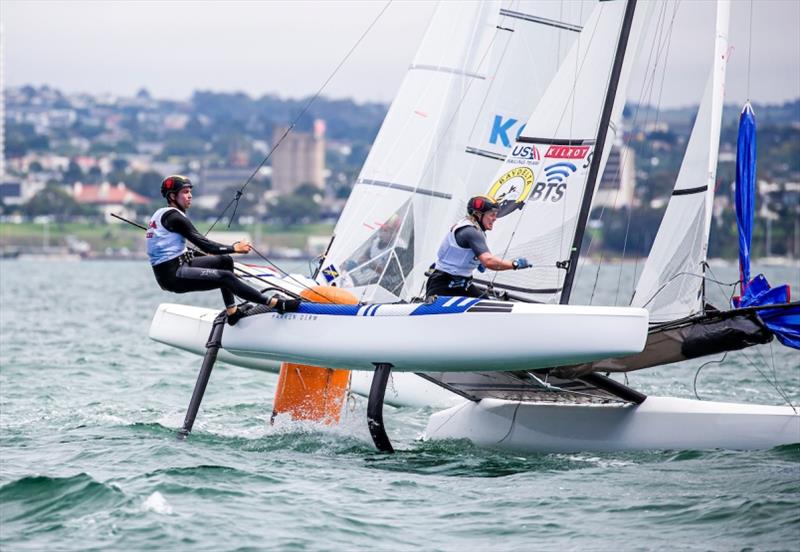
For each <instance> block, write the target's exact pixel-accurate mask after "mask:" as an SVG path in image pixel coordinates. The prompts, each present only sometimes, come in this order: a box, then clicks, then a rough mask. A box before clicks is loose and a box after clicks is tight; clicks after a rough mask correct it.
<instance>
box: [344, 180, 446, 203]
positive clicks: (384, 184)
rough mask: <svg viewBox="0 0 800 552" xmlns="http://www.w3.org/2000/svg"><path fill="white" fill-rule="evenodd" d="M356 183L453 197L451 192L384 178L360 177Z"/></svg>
mask: <svg viewBox="0 0 800 552" xmlns="http://www.w3.org/2000/svg"><path fill="white" fill-rule="evenodd" d="M356 184H364V185H365V186H378V187H380V188H391V189H393V190H402V191H404V192H411V193H413V194H420V195H427V196H431V197H440V198H442V199H452V197H453V196H452V195H451V194H445V193H443V192H435V191H433V190H425V189H423V188H415V187H413V186H406V185H405V184H397V183H395V182H384V181H383V180H371V179H369V178H366V179H365V178H359V179H358V180H356Z"/></svg>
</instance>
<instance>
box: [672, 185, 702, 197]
mask: <svg viewBox="0 0 800 552" xmlns="http://www.w3.org/2000/svg"><path fill="white" fill-rule="evenodd" d="M706 190H708V185H705V186H698V187H697V188H686V189H685V190H675V191H674V192H672V195H674V196H679V195H692V194H699V193H700V192H705V191H706Z"/></svg>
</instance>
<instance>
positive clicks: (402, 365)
mask: <svg viewBox="0 0 800 552" xmlns="http://www.w3.org/2000/svg"><path fill="white" fill-rule="evenodd" d="M580 6H583V4H580ZM666 6H667V4H666V3H665V4H663V5H661V6H659V7H658V9H660V10H662V13H661V16H660V17H659V21H660V22H661V24H666V20H667V18H666V17H665V14H666V10H667V7H666ZM547 9H548V7H547V6H543V5H541V4H534V3H532V4H524V3H523V4H522V5H520V4H519V3H514V9H511V7H510V6H509V7H504V6H503V5H502V3H500V2H481V3H443V4H442V5H441V6H439V7H438V9H437V11H436V13H435V14H434V18H433V20H432V22H431V25H430V28H429V30H428V32H427V33H426V35H425V38H424V39H423V43H422V45H421V47H420V50H419V52H418V53H417V56H416V58H415V59H414V61H413V63H412V64H411V66H410V67H409V71H408V74H407V76H406V78H405V80H404V82H403V85H402V87H401V89H400V92H399V94H398V97H397V98H396V99H395V101H394V102H393V104H392V107H391V109H390V110H389V113H388V114H387V117H386V120H385V121H384V124H383V126H382V128H381V131H380V133H379V135H378V137H377V139H376V142H375V144H374V146H373V148H372V151H371V152H370V155H369V157H368V159H367V161H366V163H365V165H364V167H363V169H362V171H361V173H360V175H359V178H358V179H357V181H356V182H355V185H354V188H353V192H352V194H351V196H350V198H349V200H348V202H347V205H346V206H345V209H344V211H343V213H342V216H341V218H340V220H339V222H338V224H337V226H336V229H335V231H334V238H333V239H332V242H331V244H330V246H329V249H328V251H327V253H326V255H325V256H324V258H323V259H322V261H321V263H320V269H319V270H318V272H317V274H315V275H314V276H315V277H314V278H308V277H304V276H300V275H280V274H275V273H263V272H260V271H259V270H258V269H254V268H252V267H245V266H242V265H240V266H239V267H238V268H239V270H240V272H241V274H242V276H243V277H248V278H251V279H257V280H261V281H264V282H266V283H268V284H269V286H270V287H273V288H277V289H281V290H284V291H285V292H287V293H292V294H295V295H297V294H303V295H304V296H306V297H309V295H308V293H307V292H308V291H309V290H312V291H311V293H312V294H313V293H322V292H314V291H313V289H317V288H315V286H318V285H319V284H327V285H334V286H337V287H338V288H340V289H347V290H349V291H350V292H351V293H352V294H353V295H354V296H355V298H356V304H352V305H343V304H321V303H314V302H309V303H304V304H303V305H302V306H301V308H300V310H299V311H298V312H297V313H291V314H284V315H281V314H278V313H274V312H270V311H268V310H267V309H259V308H256V309H253V310H251V311H250V315H249V316H247V317H245V318H243V319H242V320H241V321H240V322H239V323H238V324H237V325H236V326H234V327H230V328H224V324H222V323H221V322H220V321H221V318H220V317H219V316H218V314H217V312H215V311H211V310H208V309H198V308H196V307H187V306H179V305H169V304H166V305H161V306H160V307H159V308H158V310H157V312H156V314H155V317H154V319H153V322H152V324H151V328H150V336H151V338H153V339H154V340H156V341H160V342H162V343H166V344H168V345H172V346H176V347H179V348H183V349H186V350H190V351H193V352H197V353H202V352H205V349H206V347H205V345H206V339H207V337H208V336H209V335H210V337H208V345H210V347H209V349H208V351H211V350H213V354H212V355H210V357H209V354H208V353H207V354H206V360H207V361H208V360H209V358H210V363H211V364H209V362H205V363H204V369H203V371H201V377H200V378H199V379H198V388H197V389H196V394H195V397H193V400H192V407H190V414H191V416H189V415H187V420H189V418H191V420H190V422H193V420H194V415H195V414H196V413H197V407H199V400H200V398H202V391H203V390H204V388H205V381H207V374H208V372H209V371H210V366H211V365H213V360H214V358H216V356H217V354H219V355H220V357H219V358H220V359H221V360H224V361H226V362H230V363H233V364H238V365H241V366H246V367H251V368H258V369H266V370H277V366H278V362H280V361H287V362H294V363H301V364H306V365H314V366H325V367H330V368H335V369H349V370H354V371H353V372H352V375H351V380H350V385H351V390H352V391H354V392H356V393H359V394H363V395H365V396H368V397H369V403H368V416H369V422H370V430H371V433H372V435H373V439H374V440H375V443H376V445H377V446H378V448H380V449H382V450H391V449H392V447H391V443H390V441H389V439H388V436H387V435H386V433H385V431H384V429H383V423H382V407H383V403H384V401H386V402H388V403H390V404H414V405H419V404H427V405H435V406H449V405H453V404H454V403H456V404H454V405H453V406H452V407H451V408H449V409H448V410H445V411H443V412H440V413H437V414H435V415H433V416H432V417H431V419H430V422H429V424H428V427H427V429H426V432H425V437H426V438H427V439H442V438H467V439H470V440H471V441H473V442H475V443H476V444H479V445H482V446H490V447H495V448H504V449H509V450H521V451H536V452H551V451H557V452H561V451H582V450H587V451H606V450H636V449H675V448H763V447H771V446H775V445H780V444H786V443H794V442H800V415H798V413H797V412H796V411H795V409H794V408H793V407H791V406H759V405H742V404H732V403H720V402H709V401H695V400H687V399H675V398H665V397H653V396H645V395H644V394H642V393H640V392H638V391H636V390H634V389H632V388H630V387H628V386H626V385H623V384H622V383H620V382H618V381H617V380H615V379H612V378H611V377H609V373H610V372H627V371H631V370H637V369H642V368H647V367H652V366H659V365H663V364H667V363H671V362H677V361H680V360H685V359H688V358H695V357H698V356H704V355H708V354H713V353H717V352H721V351H727V350H735V349H740V348H743V347H747V346H750V345H755V344H758V343H765V342H767V341H769V340H771V339H772V338H773V336H775V335H777V336H778V338H779V339H780V340H781V342H782V343H784V344H786V345H789V346H795V347H800V329H799V328H798V326H799V324H798V321H797V318H798V317H800V304H798V303H797V302H794V303H791V302H790V301H789V296H788V290H787V289H785V288H784V287H778V288H770V287H769V285H768V284H767V283H766V281H765V280H763V279H759V278H758V277H757V278H755V279H753V280H751V279H750V278H749V268H748V270H747V271H748V274H747V276H746V277H744V276H743V282H742V289H743V290H744V293H743V295H742V300H741V301H740V302H739V303H738V304H737V305H735V306H736V308H734V309H732V310H728V311H718V310H716V309H714V308H712V307H709V306H708V305H707V304H706V301H705V286H704V281H705V280H704V276H705V269H706V266H707V265H706V251H707V244H708V235H709V231H710V223H711V214H712V211H711V207H712V202H713V191H714V183H715V179H716V165H717V150H718V146H719V135H720V126H721V116H722V102H723V93H724V78H725V69H726V64H727V54H728V44H727V36H728V19H729V10H730V3H729V2H728V1H727V0H720V1H719V2H717V17H716V27H715V30H714V38H715V40H714V48H713V56H709V59H710V61H711V62H712V64H711V71H710V76H709V82H708V85H707V87H706V91H705V94H704V96H703V99H702V102H701V107H700V111H699V113H698V117H697V119H696V121H695V125H694V128H693V131H692V135H691V138H690V141H689V144H688V146H687V151H686V155H685V158H684V162H683V164H682V166H681V170H680V173H679V175H678V178H677V180H676V183H675V188H674V191H673V194H672V198H671V200H670V203H669V206H668V208H667V211H666V213H665V215H664V219H663V221H662V224H661V228H660V230H659V233H658V235H657V237H656V240H655V243H654V245H653V249H652V251H651V254H650V255H649V257H648V260H647V262H646V264H645V267H644V270H643V272H642V275H641V277H640V279H639V282H638V285H637V287H636V291H635V294H634V297H633V300H632V302H631V305H629V306H598V305H575V304H570V298H571V295H572V291H573V287H574V284H575V278H576V274H577V271H578V269H579V266H580V263H581V257H580V253H581V246H582V243H583V239H584V233H585V228H586V224H587V221H588V218H589V213H590V209H591V204H592V199H593V197H594V191H595V187H596V184H597V182H598V179H599V177H600V175H602V173H603V170H604V167H605V164H606V161H607V159H608V156H609V152H610V148H611V145H612V142H613V140H614V139H615V138H616V135H617V133H618V132H620V131H619V128H620V122H621V115H622V108H623V106H624V104H625V90H626V89H627V86H628V81H629V79H630V75H631V68H632V65H633V60H634V57H635V56H634V53H635V52H637V51H641V50H642V49H643V44H642V40H643V37H644V36H645V32H644V31H645V28H646V27H647V25H648V24H649V23H650V22H651V20H652V17H651V16H652V12H653V11H654V10H656V6H655V4H653V3H648V4H646V5H645V6H639V5H637V2H636V0H614V1H610V2H597V3H594V4H593V7H592V9H591V10H590V11H589V12H588V15H586V16H584V14H582V13H578V14H571V15H572V17H571V18H570V17H565V14H564V13H563V11H562V12H561V13H558V14H554V13H547V12H546V10H547ZM568 15H569V14H568ZM662 46H663V44H662ZM562 50H563V53H562ZM531 53H534V54H535V56H534V57H531V56H532V55H533V54H531ZM550 54H552V55H550ZM543 58H546V59H548V60H549V64H548V62H547V61H545V62H542V60H543ZM539 62H542V63H539ZM487 136H488V137H489V138H490V139H489V141H488V143H487V141H486V137H487ZM742 184H743V183H742V182H740V181H738V180H737V192H738V189H739V188H740V187H742V188H743V185H742ZM480 193H488V194H490V195H492V196H494V197H496V198H497V199H498V200H499V201H500V203H501V209H500V213H499V217H500V218H502V221H501V223H500V224H498V226H497V228H496V229H495V231H493V232H492V233H491V235H490V236H489V243H490V248H491V250H492V251H501V252H503V256H507V257H516V256H523V255H524V256H526V257H527V258H529V259H531V261H532V262H533V265H534V269H533V270H530V271H527V272H523V271H518V272H504V273H497V274H496V275H495V276H493V277H491V278H486V277H485V276H482V275H478V277H477V278H476V281H478V282H479V283H480V284H482V285H483V286H485V287H486V289H487V297H486V298H485V299H473V298H464V297H439V298H435V299H434V300H431V301H427V302H426V301H422V300H420V299H419V295H420V292H421V289H422V285H423V284H424V278H425V271H426V269H427V268H428V265H429V264H430V262H431V261H432V260H433V258H434V256H435V248H436V246H437V245H438V241H439V240H440V239H441V236H442V235H444V234H445V232H446V231H447V228H448V227H449V225H451V224H452V223H453V222H454V221H455V220H457V219H458V217H459V213H460V212H463V210H464V205H465V204H466V200H467V198H469V197H470V196H472V195H477V194H480ZM747 262H748V263H749V259H748V261H747ZM743 266H744V265H743ZM748 267H749V264H748ZM743 272H744V269H743ZM309 298H312V297H309ZM223 328H224V331H223ZM487 332H491V333H492V335H497V336H502V338H500V337H498V338H497V339H496V340H493V345H494V346H493V347H491V348H488V347H475V346H474V344H475V343H481V342H484V341H485V335H486V334H487ZM204 373H205V374H206V375H205V376H203V374H204ZM390 376H392V377H393V378H394V385H393V387H394V389H396V391H394V393H390V394H389V395H387V394H386V384H387V381H388V378H389V377H390ZM204 377H205V381H202V380H203V378H204ZM198 390H199V397H198V393H197V392H198ZM392 395H393V396H392ZM186 427H187V426H186V424H185V426H184V428H185V429H186ZM188 427H189V429H190V428H191V423H189V426H188Z"/></svg>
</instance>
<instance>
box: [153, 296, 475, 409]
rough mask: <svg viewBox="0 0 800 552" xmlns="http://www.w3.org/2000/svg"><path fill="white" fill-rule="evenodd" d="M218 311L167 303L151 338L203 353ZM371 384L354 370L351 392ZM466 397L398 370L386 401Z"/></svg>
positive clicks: (228, 357) (258, 364)
mask: <svg viewBox="0 0 800 552" xmlns="http://www.w3.org/2000/svg"><path fill="white" fill-rule="evenodd" d="M217 314H219V311H216V310H213V309H207V308H202V307H192V306H189V305H177V304H169V303H164V304H162V305H160V306H159V307H158V310H157V311H156V314H155V316H154V317H153V321H152V323H151V324H150V338H151V339H153V340H154V341H158V342H159V343H163V344H165V345H169V346H170V347H175V348H178V349H182V350H184V351H188V352H190V353H194V354H196V355H200V356H202V355H203V354H205V351H206V342H207V341H208V335H209V333H210V332H211V323H212V322H213V321H214V318H216V316H217ZM226 329H227V328H226ZM217 359H218V360H219V361H221V362H225V363H227V364H232V365H234V366H239V367H242V368H250V369H253V370H260V371H263V372H270V373H273V374H277V373H278V372H279V371H280V368H281V363H280V362H279V361H277V360H270V359H266V358H258V357H249V356H240V355H234V354H232V353H230V352H229V351H226V350H225V349H220V350H219V352H218V354H217ZM371 385H372V373H371V372H363V371H360V372H351V374H350V391H351V392H353V393H355V394H356V395H361V396H363V397H368V396H369V391H370V387H371ZM463 400H464V399H462V398H461V397H459V396H458V395H455V394H453V393H451V392H450V391H447V390H446V389H444V388H442V387H439V386H438V385H435V384H433V383H431V382H429V381H426V380H424V379H422V378H420V377H418V376H417V375H416V374H408V373H402V372H398V373H394V374H392V380H391V383H390V385H389V386H388V388H387V389H386V396H385V401H384V402H385V403H386V404H388V405H390V406H411V407H416V408H424V407H434V408H447V407H450V406H453V405H455V404H460V403H461V402H463Z"/></svg>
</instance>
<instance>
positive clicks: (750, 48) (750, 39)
mask: <svg viewBox="0 0 800 552" xmlns="http://www.w3.org/2000/svg"><path fill="white" fill-rule="evenodd" d="M752 57H753V0H750V30H749V33H748V38H747V101H748V102H749V101H750V60H751V59H752Z"/></svg>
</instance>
